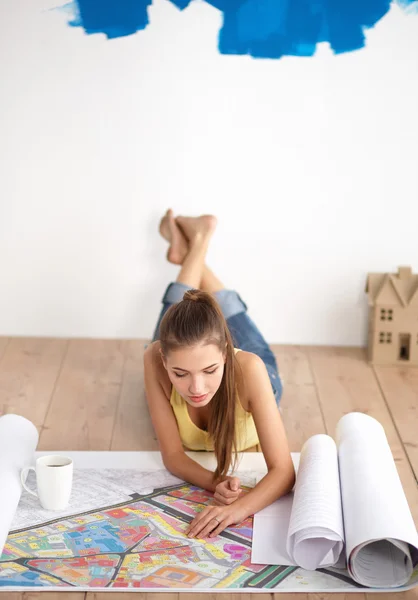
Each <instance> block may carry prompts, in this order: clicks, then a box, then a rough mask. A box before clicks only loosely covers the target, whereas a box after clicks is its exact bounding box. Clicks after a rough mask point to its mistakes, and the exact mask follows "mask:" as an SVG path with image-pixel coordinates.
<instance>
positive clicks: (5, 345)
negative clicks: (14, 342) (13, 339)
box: [0, 337, 10, 368]
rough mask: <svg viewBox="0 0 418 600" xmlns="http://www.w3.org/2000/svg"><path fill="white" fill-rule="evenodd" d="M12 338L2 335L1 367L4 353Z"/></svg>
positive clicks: (0, 346) (0, 342)
mask: <svg viewBox="0 0 418 600" xmlns="http://www.w3.org/2000/svg"><path fill="white" fill-rule="evenodd" d="M9 341H10V339H9V338H7V337H0V368H1V359H2V358H3V354H4V352H5V350H6V348H7V344H8V343H9Z"/></svg>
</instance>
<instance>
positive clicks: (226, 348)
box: [222, 342, 228, 364]
mask: <svg viewBox="0 0 418 600" xmlns="http://www.w3.org/2000/svg"><path fill="white" fill-rule="evenodd" d="M227 351H228V342H226V344H225V349H224V351H223V352H222V356H223V357H224V364H225V363H226V357H227Z"/></svg>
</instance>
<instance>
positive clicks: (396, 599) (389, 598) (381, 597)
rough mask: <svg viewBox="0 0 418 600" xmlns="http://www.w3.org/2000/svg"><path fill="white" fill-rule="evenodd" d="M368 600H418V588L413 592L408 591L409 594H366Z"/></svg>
mask: <svg viewBox="0 0 418 600" xmlns="http://www.w3.org/2000/svg"><path fill="white" fill-rule="evenodd" d="M366 598H367V600H417V598H418V588H417V587H415V588H414V589H413V590H408V591H407V592H398V593H395V592H388V593H379V592H377V593H373V594H366Z"/></svg>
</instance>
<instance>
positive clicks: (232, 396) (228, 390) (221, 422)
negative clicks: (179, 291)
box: [160, 290, 238, 479]
mask: <svg viewBox="0 0 418 600" xmlns="http://www.w3.org/2000/svg"><path fill="white" fill-rule="evenodd" d="M202 342H203V343H205V344H215V345H216V346H218V348H219V350H221V351H222V352H226V361H225V368H224V373H223V376H222V381H221V384H220V386H219V389H218V391H217V392H216V394H215V395H214V397H213V398H212V400H211V407H212V410H211V415H210V419H209V426H208V431H209V434H210V436H211V437H212V439H213V445H214V451H215V456H216V460H217V468H216V471H215V473H214V479H218V478H220V477H225V475H226V474H227V472H228V469H229V467H230V466H231V463H232V462H233V460H232V457H233V455H234V464H235V461H236V457H237V451H236V437H235V402H236V385H237V381H236V380H237V372H238V369H237V362H236V358H235V352H234V345H233V341H232V337H231V334H230V332H229V329H228V325H227V323H226V321H225V318H224V316H223V314H222V311H221V309H220V307H219V305H218V303H217V301H216V299H215V297H214V296H212V295H211V294H208V293H207V292H203V291H201V290H189V291H187V292H186V293H185V294H184V296H183V300H181V301H180V302H178V303H177V304H174V305H173V306H170V308H169V309H168V311H167V312H166V314H165V315H164V317H163V319H162V321H161V324H160V344H161V350H162V352H163V354H164V355H166V356H167V355H168V353H169V352H170V350H175V349H177V348H180V347H184V346H195V345H197V344H200V343H202Z"/></svg>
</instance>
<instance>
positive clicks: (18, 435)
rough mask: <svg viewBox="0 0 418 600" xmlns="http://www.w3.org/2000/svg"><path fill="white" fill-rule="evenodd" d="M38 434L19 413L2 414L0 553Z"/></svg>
mask: <svg viewBox="0 0 418 600" xmlns="http://www.w3.org/2000/svg"><path fill="white" fill-rule="evenodd" d="M38 440H39V434H38V431H37V429H36V427H35V425H34V424H33V423H32V422H31V421H29V420H28V419H25V417H21V416H19V415H13V414H8V415H3V416H2V417H0V556H1V554H2V552H3V548H4V544H5V543H6V539H7V535H8V533H9V528H10V524H11V522H12V519H13V517H14V514H15V512H16V509H17V505H18V504H19V500H20V496H21V493H22V484H21V483H20V471H21V469H22V468H23V467H25V466H29V465H32V464H33V463H34V453H35V450H36V446H37V445H38Z"/></svg>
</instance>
